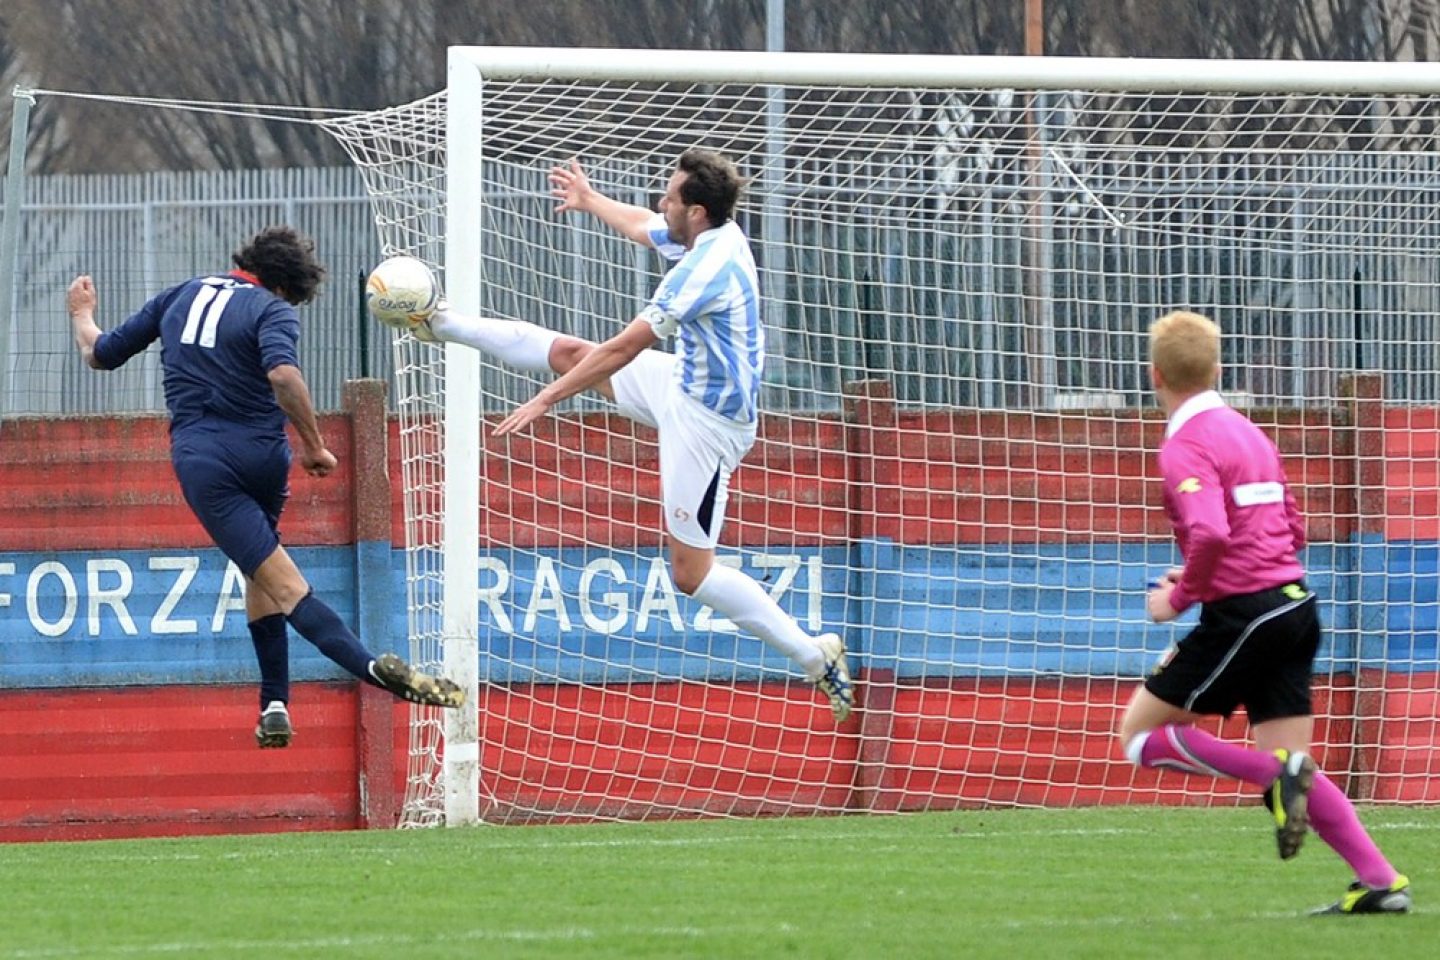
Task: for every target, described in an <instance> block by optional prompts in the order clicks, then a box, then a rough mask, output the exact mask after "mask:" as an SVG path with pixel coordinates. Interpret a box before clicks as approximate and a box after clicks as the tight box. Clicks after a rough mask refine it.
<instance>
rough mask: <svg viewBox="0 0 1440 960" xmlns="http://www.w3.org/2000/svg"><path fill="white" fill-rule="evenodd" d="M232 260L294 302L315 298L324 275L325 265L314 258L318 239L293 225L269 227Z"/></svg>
mask: <svg viewBox="0 0 1440 960" xmlns="http://www.w3.org/2000/svg"><path fill="white" fill-rule="evenodd" d="M231 259H232V260H234V261H235V266H237V267H239V268H240V269H241V270H245V271H247V272H249V273H253V274H255V276H257V277H259V278H260V283H261V285H262V286H264V287H265V289H267V290H269V291H270V292H271V293H274V294H277V295H278V296H282V297H284V298H285V299H286V300H288V301H290V302H291V303H294V304H301V303H309V302H310V301H311V300H313V299H315V289H316V288H317V287H319V286H320V281H321V279H323V278H324V276H325V268H324V267H322V266H320V263H319V261H317V260H316V259H315V241H314V240H311V239H310V238H309V237H307V236H305V235H304V234H302V233H300V232H299V231H298V230H296V229H295V228H293V227H266V228H265V229H264V230H261V231H260V232H259V233H257V234H255V236H254V237H252V238H251V239H250V242H249V243H247V244H246V245H245V246H244V247H243V248H241V249H240V250H239V251H238V252H236V253H235V254H233V255H232V257H231Z"/></svg>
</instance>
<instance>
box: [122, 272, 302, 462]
mask: <svg viewBox="0 0 1440 960" xmlns="http://www.w3.org/2000/svg"><path fill="white" fill-rule="evenodd" d="M156 339H158V340H159V341H160V363H161V365H162V366H163V367H164V369H165V405H166V406H167V407H168V408H169V410H170V430H171V432H172V433H177V432H180V431H183V430H184V429H185V428H187V427H190V426H193V425H195V424H200V423H205V424H207V425H209V426H210V427H212V428H220V429H223V428H225V427H227V426H231V425H233V426H235V427H239V428H241V429H242V430H243V431H244V432H245V433H247V434H276V435H282V436H283V434H284V432H285V413H284V411H283V410H281V409H280V405H279V404H277V403H276V402H275V391H274V390H273V389H272V388H271V386H270V380H269V378H268V376H267V374H268V373H269V372H270V371H271V370H273V369H275V368H276V367H278V366H282V365H284V364H290V365H292V366H296V367H298V366H299V365H300V364H299V359H298V356H297V353H296V347H297V344H298V343H299V340H300V318H299V316H298V315H297V314H296V313H295V308H294V307H293V306H291V305H290V304H289V303H286V302H285V301H284V300H282V299H280V298H279V297H277V296H276V295H275V294H273V293H271V292H270V291H269V290H266V289H265V288H264V287H262V286H261V285H260V284H259V282H258V281H257V280H256V278H255V277H253V276H251V275H250V274H247V273H242V272H238V271H237V272H235V273H229V274H219V275H210V276H203V277H196V278H195V279H193V280H187V281H185V282H184V283H182V284H180V285H179V286H176V287H171V288H170V289H169V290H166V291H164V292H163V293H161V294H159V295H157V296H156V297H154V298H153V299H151V300H150V302H148V303H146V304H145V306H143V307H141V308H140V310H139V311H138V312H137V313H135V315H134V316H132V317H130V318H129V319H128V320H126V321H125V322H124V323H122V324H120V326H118V327H116V328H115V329H113V330H110V331H108V332H106V333H104V334H101V336H100V339H99V340H97V341H96V343H95V359H96V360H97V361H98V362H99V363H100V365H101V366H103V367H104V368H105V369H107V370H113V369H115V368H116V367H118V366H120V365H121V364H123V363H124V362H125V361H127V360H129V359H130V358H131V357H133V356H135V355H136V354H137V353H140V352H141V351H142V350H144V349H145V348H146V347H148V346H149V345H150V344H151V343H153V342H155V340H156Z"/></svg>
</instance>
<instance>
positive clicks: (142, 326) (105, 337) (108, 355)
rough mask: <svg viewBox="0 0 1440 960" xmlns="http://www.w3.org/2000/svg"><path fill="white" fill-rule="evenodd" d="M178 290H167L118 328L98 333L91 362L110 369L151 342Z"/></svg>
mask: <svg viewBox="0 0 1440 960" xmlns="http://www.w3.org/2000/svg"><path fill="white" fill-rule="evenodd" d="M179 289H180V288H179V287H171V288H170V289H169V290H166V291H164V292H163V293H160V294H158V295H157V296H154V297H152V298H150V300H149V302H147V303H146V304H145V306H143V307H141V308H140V309H139V310H138V311H136V312H135V314H134V315H133V316H131V317H130V318H129V319H127V320H126V321H125V322H124V323H122V324H120V326H118V327H116V328H115V329H114V330H107V331H106V332H104V333H102V334H100V339H98V340H96V341H95V359H96V361H98V362H99V364H100V366H102V367H104V368H105V369H106V370H114V369H115V368H116V367H119V366H121V365H123V364H124V363H125V361H126V360H129V359H130V358H131V357H133V356H135V354H137V353H139V352H141V351H142V350H144V349H145V348H146V347H148V346H150V344H152V343H154V342H155V341H156V339H157V338H159V336H160V318H161V317H163V316H164V315H165V310H166V308H168V307H169V306H170V301H171V300H173V299H174V298H175V293H176V291H178V290H179Z"/></svg>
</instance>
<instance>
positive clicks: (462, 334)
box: [428, 306, 615, 400]
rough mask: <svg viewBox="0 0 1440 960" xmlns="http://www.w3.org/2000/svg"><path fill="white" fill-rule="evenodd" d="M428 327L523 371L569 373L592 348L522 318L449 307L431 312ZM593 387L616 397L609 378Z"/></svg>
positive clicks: (449, 340) (440, 337)
mask: <svg viewBox="0 0 1440 960" xmlns="http://www.w3.org/2000/svg"><path fill="white" fill-rule="evenodd" d="M428 327H429V330H430V332H431V333H432V334H434V336H435V338H436V339H437V340H442V341H444V342H446V343H463V344H464V345H465V346H467V347H471V348H473V349H475V350H479V351H480V352H481V353H483V354H486V355H487V356H490V357H493V358H494V359H496V360H498V361H499V362H501V363H503V364H505V365H506V366H507V367H513V368H514V369H516V370H523V371H525V372H526V373H547V372H548V373H554V374H556V375H560V374H564V373H568V372H569V371H570V370H571V368H573V367H574V366H575V365H576V364H577V363H579V362H580V361H581V360H583V359H585V356H586V355H587V354H588V353H589V352H590V351H591V350H594V349H595V344H594V343H592V342H591V341H589V340H583V339H581V338H579V337H567V336H564V335H562V334H559V333H556V332H555V331H553V330H546V329H545V328H544V327H541V326H538V325H536V324H533V323H529V322H527V321H524V320H501V319H498V318H495V317H470V316H466V315H465V314H461V313H456V312H455V311H454V310H452V309H450V308H449V307H448V306H447V307H442V308H441V309H439V310H437V311H435V313H434V314H433V315H431V317H430V319H429V321H428ZM594 389H595V390H596V391H597V392H599V393H600V394H602V395H603V396H605V397H606V398H608V399H610V400H614V399H615V391H614V389H613V388H612V387H611V385H610V381H609V380H605V381H602V382H601V383H599V384H597V385H596V386H595V388H594Z"/></svg>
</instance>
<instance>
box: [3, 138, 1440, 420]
mask: <svg viewBox="0 0 1440 960" xmlns="http://www.w3.org/2000/svg"><path fill="white" fill-rule="evenodd" d="M1244 162H1248V163H1262V164H1268V165H1270V166H1269V168H1267V169H1266V170H1250V171H1246V170H1245V169H1243V164H1242V162H1241V161H1240V160H1237V161H1235V162H1234V163H1228V164H1227V163H1220V162H1217V161H1216V160H1215V159H1214V158H1210V159H1209V160H1207V161H1206V163H1205V164H1204V165H1203V169H1199V170H1198V171H1186V170H1184V169H1181V168H1179V167H1177V168H1175V169H1168V168H1166V167H1164V166H1163V165H1159V164H1151V165H1150V166H1148V167H1147V168H1146V171H1147V172H1146V173H1145V177H1140V176H1138V175H1137V174H1136V172H1135V171H1134V170H1124V171H1121V170H1108V171H1107V170H1104V169H1097V170H1094V171H1091V174H1090V180H1091V182H1092V183H1093V184H1094V185H1095V190H1096V192H1097V196H1098V197H1099V199H1100V200H1101V201H1102V202H1105V203H1107V204H1109V205H1110V206H1112V207H1113V208H1114V209H1117V210H1124V211H1127V212H1128V213H1129V214H1130V217H1129V218H1128V222H1127V224H1126V226H1125V228H1124V229H1116V228H1115V227H1114V225H1113V224H1112V223H1110V222H1107V221H1106V220H1105V219H1104V218H1103V217H1100V216H1097V215H1096V214H1095V212H1094V209H1093V207H1092V205H1091V204H1090V203H1089V198H1083V197H1077V196H1075V195H1074V192H1073V190H1072V189H1071V187H1070V185H1069V184H1068V182H1067V180H1066V179H1065V178H1064V177H1059V176H1057V177H1054V178H1052V179H1051V180H1050V182H1051V183H1052V184H1054V188H1053V190H1052V191H1050V192H1049V193H1047V194H1045V196H1044V197H1043V200H1044V207H1043V209H1044V211H1045V217H1044V223H1045V228H1044V230H1043V231H1042V232H1039V233H1030V232H1028V231H1031V230H1033V225H1034V223H1035V222H1036V221H1035V219H1034V215H1033V213H1030V212H1026V209H1027V208H1025V207H1024V204H1023V203H1021V200H1022V199H1023V198H1021V197H1019V196H1018V194H1017V189H1016V188H1015V187H1013V186H1004V185H995V186H994V187H993V189H990V190H987V191H981V192H976V191H973V190H972V191H971V192H970V193H969V194H967V195H965V196H959V197H957V196H946V195H944V194H943V192H942V191H940V190H939V189H938V188H937V187H936V186H935V185H934V184H932V183H929V182H928V181H926V180H925V178H924V177H919V176H917V177H913V178H907V183H908V187H906V189H903V190H900V191H898V192H896V193H894V194H893V195H892V196H889V197H886V198H883V199H879V200H877V199H876V198H875V197H876V195H875V193H874V192H873V191H872V192H871V193H870V194H869V195H868V196H867V198H866V200H865V202H864V203H859V202H857V201H856V198H855V197H854V196H853V195H852V194H850V193H847V190H853V187H848V188H847V186H846V184H845V183H844V182H842V181H839V180H836V181H833V182H827V181H825V180H824V179H823V178H814V179H811V180H809V181H808V182H807V186H806V187H805V188H804V189H800V188H796V187H793V186H791V187H787V188H785V189H786V190H787V193H786V198H785V204H784V205H785V206H786V207H787V208H788V209H789V216H788V218H787V221H786V223H785V229H784V231H783V236H785V238H786V249H785V256H784V260H783V262H784V263H785V269H786V282H785V283H784V285H783V289H784V290H786V291H787V292H786V297H785V299H784V301H783V302H768V303H767V317H766V322H767V325H768V326H769V327H770V328H771V335H770V336H771V341H770V342H771V347H772V350H771V353H772V361H771V363H770V365H769V367H768V371H767V376H768V384H767V394H768V395H767V398H766V404H767V406H768V407H769V408H770V409H806V408H814V407H816V406H822V407H824V406H833V405H834V403H835V402H836V397H837V396H838V392H839V387H840V385H841V384H842V383H843V382H845V381H848V380H853V379H862V378H867V377H876V376H879V377H886V378H888V379H892V380H893V381H894V382H895V385H896V395H897V397H898V398H899V399H900V400H901V401H902V402H905V403H908V404H927V405H945V406H949V405H956V406H982V407H997V406H1003V407H1026V406H1051V405H1063V404H1064V403H1066V402H1073V400H1074V398H1076V397H1079V398H1081V400H1080V402H1093V403H1099V402H1112V403H1123V404H1127V405H1128V404H1134V403H1141V402H1144V401H1145V399H1146V394H1147V381H1146V374H1145V360H1144V357H1145V340H1144V333H1145V328H1146V326H1147V325H1148V323H1149V321H1150V320H1151V319H1153V318H1154V316H1156V315H1157V314H1158V313H1159V312H1161V311H1163V310H1165V309H1168V308H1172V307H1189V308H1193V309H1199V310H1202V311H1205V312H1209V313H1211V314H1213V315H1214V316H1215V317H1216V318H1217V319H1218V320H1219V321H1220V322H1221V324H1222V327H1224V328H1225V330H1226V331H1227V335H1228V336H1227V344H1226V356H1225V363H1226V366H1227V377H1226V382H1225V386H1226V387H1227V388H1228V389H1231V390H1235V391H1241V392H1244V393H1246V394H1248V395H1249V396H1250V397H1251V398H1252V399H1253V400H1254V401H1255V402H1259V403H1277V404H1286V405H1289V404H1297V403H1300V404H1303V403H1307V402H1322V403H1323V402H1329V401H1330V400H1331V399H1333V397H1334V396H1335V389H1336V382H1337V378H1338V376H1339V375H1340V374H1342V373H1344V372H1347V371H1350V370H1353V369H1374V370H1382V371H1383V372H1384V373H1385V374H1386V379H1387V387H1386V389H1387V395H1388V396H1389V397H1391V398H1392V399H1395V400H1402V401H1413V402H1434V401H1435V400H1436V399H1437V398H1440V359H1437V353H1440V348H1437V343H1440V159H1437V158H1436V157H1435V156H1433V155H1430V156H1419V157H1417V156H1416V155H1414V154H1407V155H1404V156H1402V157H1395V156H1385V155H1378V156H1377V155H1375V154H1355V155H1353V156H1345V155H1335V154H1331V155H1329V156H1328V157H1327V160H1326V162H1325V163H1324V164H1312V165H1308V166H1307V163H1306V161H1305V159H1304V158H1303V157H1300V156H1290V157H1289V158H1287V159H1285V169H1284V175H1283V176H1275V170H1274V168H1273V164H1274V163H1275V162H1276V161H1275V158H1273V157H1271V158H1262V159H1260V160H1257V159H1256V158H1255V157H1253V156H1252V157H1250V158H1249V159H1248V160H1246V161H1244ZM661 173H663V171H658V172H656V173H655V175H654V176H650V175H645V176H637V175H636V170H635V168H633V167H632V168H629V169H628V171H627V173H626V176H627V177H629V180H628V181H623V182H616V183H614V184H612V185H611V186H612V187H613V189H614V191H615V192H616V193H617V195H619V196H622V197H624V198H625V199H629V200H631V201H633V202H639V203H648V202H650V201H651V200H653V199H654V197H653V189H654V187H655V184H656V182H657V181H658V180H659V179H660V174H661ZM487 176H489V177H491V178H492V180H493V182H492V183H491V184H490V185H489V187H488V188H487V201H488V203H489V207H488V209H487V214H486V230H487V231H488V232H489V236H490V237H492V238H495V239H494V240H493V241H491V242H487V245H486V261H485V265H484V268H485V271H486V281H485V291H486V308H487V309H488V310H493V311H495V312H496V313H499V314H501V315H508V316H519V317H524V318H525V319H530V320H533V321H535V322H539V323H542V324H546V325H550V326H554V327H555V328H557V329H562V330H565V331H566V332H571V333H575V334H579V335H583V336H590V337H603V336H606V335H608V334H609V333H611V332H613V331H615V330H617V329H619V325H620V324H621V323H623V322H624V321H626V320H627V319H628V318H629V317H630V316H633V314H634V311H635V310H636V308H637V307H638V305H639V304H640V303H641V302H643V299H644V298H645V297H646V296H648V295H649V292H650V290H651V289H653V285H654V283H655V282H656V280H657V279H658V277H659V275H660V270H661V269H663V267H662V265H661V264H660V262H659V261H658V260H657V259H656V258H655V257H653V256H651V255H649V254H647V253H646V252H645V251H642V250H639V249H638V248H635V247H633V246H630V245H628V244H626V243H625V242H623V241H621V240H619V239H617V238H616V237H614V236H613V235H609V234H607V233H606V232H605V231H604V230H603V229H599V228H597V227H596V226H595V225H594V224H593V223H590V224H587V223H585V222H584V221H583V218H581V219H577V218H556V217H555V216H554V215H553V213H552V212H551V206H552V202H551V200H550V199H549V197H548V191H547V187H546V184H545V181H544V173H543V170H542V169H539V168H521V167H518V166H516V167H508V166H506V165H497V166H495V167H493V168H491V169H490V170H488V171H487ZM594 176H595V177H596V179H597V182H600V183H607V184H608V183H609V182H610V181H608V180H606V173H605V170H604V169H603V168H598V169H597V170H596V171H595V172H594ZM1196 177H1199V178H1201V179H1207V178H1208V181H1209V183H1208V185H1206V186H1205V188H1204V189H1194V188H1193V183H1194V182H1195V178H1196ZM1146 178H1148V179H1146ZM792 183H793V181H792ZM1181 183H1188V184H1192V186H1190V187H1187V188H1185V189H1180V188H1179V187H1178V186H1177V184H1181ZM770 208H771V209H773V205H772V206H771V207H770ZM760 209H762V207H761V205H760V204H759V203H754V204H752V205H751V209H750V210H749V211H747V213H746V214H745V215H744V217H743V220H744V225H745V226H746V228H747V230H748V232H749V233H750V235H751V237H752V238H753V240H754V242H755V246H756V254H757V260H759V261H760V263H761V266H762V285H763V284H767V283H768V282H769V281H771V280H773V279H774V277H773V274H771V273H769V272H768V270H767V266H766V265H767V263H769V264H773V263H776V262H779V261H778V260H777V259H772V258H771V257H769V256H768V253H769V252H768V251H767V250H766V249H765V247H764V244H763V242H761V239H760V238H761V237H762V235H763V233H764V231H763V230H762V226H763V224H761V223H760V217H759V215H758V213H757V211H758V210H760ZM1029 209H1033V208H1029ZM276 222H287V223H291V224H294V225H295V226H297V227H299V228H300V229H302V230H305V231H306V232H308V233H309V234H310V235H312V236H313V237H314V238H315V239H316V242H317V246H318V249H319V252H320V254H321V259H322V261H323V262H325V263H326V265H327V266H328V268H329V271H330V276H329V280H328V283H327V285H326V287H325V288H324V289H323V292H322V295H321V296H320V298H319V299H318V300H317V301H316V302H315V303H313V304H311V305H309V306H306V307H304V308H302V311H301V314H302V319H303V323H304V334H303V338H302V350H301V360H302V363H303V364H304V366H305V369H306V373H307V376H308V378H309V379H310V382H311V385H312V389H313V391H314V394H315V397H316V403H317V406H318V407H320V408H321V409H322V410H328V409H334V408H336V407H337V406H338V405H339V402H340V388H341V385H342V384H343V383H344V381H345V380H346V379H349V378H351V377H356V376H379V377H386V378H388V377H389V376H390V373H391V369H392V358H391V351H390V342H389V337H390V334H389V333H388V331H385V330H383V329H382V328H380V327H378V326H377V325H375V324H373V323H371V322H369V321H367V320H366V318H365V317H364V315H363V309H362V307H361V296H360V279H361V277H362V276H363V274H364V272H365V271H366V270H367V269H368V268H369V267H370V266H371V265H372V264H373V263H374V262H375V261H376V260H377V259H378V257H379V256H380V248H379V240H378V235H377V232H376V230H375V227H374V224H373V221H372V214H371V210H370V208H369V204H368V202H367V199H366V197H365V195H364V188H363V184H362V182H361V178H360V176H359V173H358V171H356V170H355V169H353V168H349V167H343V168H330V169H303V170H271V171H249V172H202V173H154V174H145V175H134V176H125V175H114V176H84V177H79V176H52V177H31V178H29V179H28V181H27V190H26V199H25V203H24V205H23V209H22V222H21V246H20V260H19V269H18V272H17V277H16V290H15V303H16V312H15V318H14V319H15V322H14V327H13V333H12V340H11V356H10V357H9V358H8V362H9V364H10V367H9V370H10V381H9V382H10V386H11V389H10V395H9V396H8V397H7V398H0V400H3V401H5V404H4V407H3V411H4V413H5V414H6V415H10V416H18V415H39V414H61V413H88V412H141V411H154V410H159V409H162V408H163V399H162V394H161V388H160V380H159V369H158V366H159V357H158V352H157V351H151V352H150V353H149V354H147V355H145V356H143V357H139V358H136V359H135V360H134V361H132V362H131V363H130V364H129V365H128V366H127V367H126V368H124V369H123V370H120V371H115V372H111V373H108V374H103V375H102V374H97V373H95V372H94V371H90V370H87V369H84V368H83V367H82V366H81V364H80V363H79V361H78V358H77V357H76V355H75V351H74V348H73V345H72V343H71V338H70V330H69V324H68V320H67V317H66V314H65V308H64V291H65V287H66V285H67V284H68V283H69V281H70V279H71V278H72V277H73V276H74V275H75V274H77V273H81V272H88V273H91V274H92V275H93V276H94V277H95V280H96V283H97V285H98V287H99V290H100V295H101V310H100V320H101V325H102V327H109V326H113V325H114V324H115V323H117V322H119V321H120V320H121V319H123V318H124V317H125V316H126V315H128V313H129V312H131V311H132V310H133V309H135V308H137V307H138V306H140V304H141V303H143V302H144V301H145V299H147V298H148V297H150V296H152V295H153V294H155V293H158V292H159V291H160V290H162V289H164V288H165V287H166V286H168V285H170V284H172V283H175V282H177V281H179V280H182V279H185V278H187V277H190V276H192V275H196V274H199V273H203V272H207V271H218V270H224V269H227V268H228V267H229V265H230V253H231V252H232V251H233V250H234V249H235V248H236V247H237V246H238V245H239V243H240V242H241V241H242V240H244V239H245V238H247V237H248V236H249V235H250V234H251V233H252V232H253V231H254V230H256V229H258V228H260V227H263V226H265V225H268V224H271V223H276ZM774 286H776V287H780V286H781V285H779V284H775V285H774ZM484 376H485V377H486V379H487V383H485V384H483V385H482V393H483V395H484V396H485V397H486V398H487V400H486V402H487V403H488V404H496V405H499V404H503V403H505V402H508V401H509V400H510V399H514V398H515V397H517V396H518V395H519V394H520V392H521V391H525V390H528V389H530V388H529V387H528V386H526V385H524V384H523V383H521V382H520V381H519V380H517V379H516V378H514V377H510V376H507V375H506V374H504V373H503V372H502V371H496V370H493V369H488V368H487V371H486V373H485V374H484ZM1087 398H1088V399H1087Z"/></svg>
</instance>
